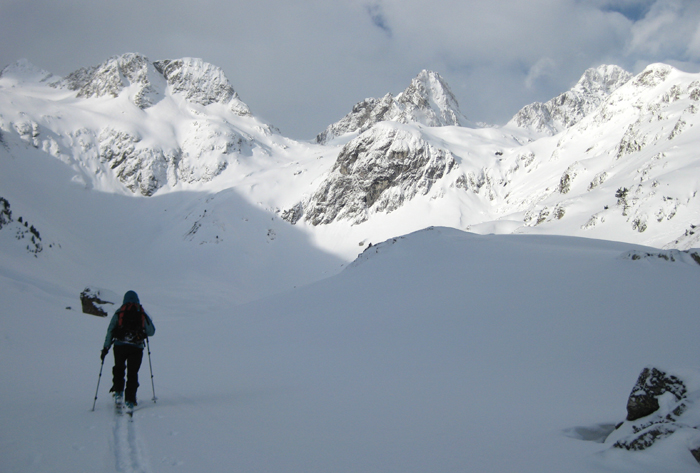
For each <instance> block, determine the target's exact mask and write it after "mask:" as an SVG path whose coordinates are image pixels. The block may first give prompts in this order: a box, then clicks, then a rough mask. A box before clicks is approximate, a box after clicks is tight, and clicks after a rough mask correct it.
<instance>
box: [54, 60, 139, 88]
mask: <svg viewBox="0 0 700 473" xmlns="http://www.w3.org/2000/svg"><path fill="white" fill-rule="evenodd" d="M149 65H150V61H149V60H148V58H147V57H146V56H144V55H143V54H139V53H126V54H121V55H118V56H112V57H110V58H109V59H107V60H106V61H105V62H103V63H102V64H99V65H97V66H91V67H83V68H80V69H78V70H77V71H75V72H72V73H70V74H69V75H68V76H66V78H65V79H63V80H62V81H60V82H57V83H55V84H52V85H54V86H56V87H65V88H67V89H69V90H75V91H77V92H78V93H77V97H80V98H92V97H103V96H106V95H111V96H112V97H117V96H118V95H119V93H120V92H121V91H122V90H123V89H124V88H125V87H128V86H130V85H131V84H134V83H138V84H140V85H141V86H142V87H144V88H146V87H149V86H150V80H149V77H148V76H149Z"/></svg>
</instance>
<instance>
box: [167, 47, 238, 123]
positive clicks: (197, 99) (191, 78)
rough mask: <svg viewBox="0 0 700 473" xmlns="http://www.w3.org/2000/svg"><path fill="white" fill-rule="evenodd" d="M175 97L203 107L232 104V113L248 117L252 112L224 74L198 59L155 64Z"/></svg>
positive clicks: (215, 67) (217, 68)
mask: <svg viewBox="0 0 700 473" xmlns="http://www.w3.org/2000/svg"><path fill="white" fill-rule="evenodd" d="M154 66H155V68H156V69H157V70H158V72H160V73H161V74H163V77H165V79H166V80H167V81H168V85H169V86H170V87H171V88H172V92H173V93H175V94H183V95H184V96H185V98H186V99H187V100H188V101H190V102H194V103H198V104H200V105H204V106H206V105H210V104H212V103H222V104H227V103H229V102H231V107H232V110H233V111H235V112H236V113H238V114H239V115H249V114H250V110H249V109H248V106H247V105H246V104H244V103H243V102H242V101H241V100H240V99H239V97H238V94H237V93H236V92H235V91H234V90H233V87H232V86H231V84H230V82H229V81H228V79H227V78H226V75H225V74H224V71H222V70H221V69H220V68H219V67H217V66H214V65H212V64H209V63H207V62H204V61H203V60H202V59H197V58H183V59H175V60H169V59H165V60H162V61H156V62H154Z"/></svg>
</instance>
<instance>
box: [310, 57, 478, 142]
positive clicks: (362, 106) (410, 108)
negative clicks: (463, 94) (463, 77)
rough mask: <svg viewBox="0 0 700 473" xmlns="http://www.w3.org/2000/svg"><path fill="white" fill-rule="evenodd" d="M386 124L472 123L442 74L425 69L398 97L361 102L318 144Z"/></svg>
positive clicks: (388, 96)
mask: <svg viewBox="0 0 700 473" xmlns="http://www.w3.org/2000/svg"><path fill="white" fill-rule="evenodd" d="M382 121H394V122H398V123H412V122H416V123H421V124H423V125H426V126H451V125H455V126H465V125H467V123H468V120H467V118H466V117H465V116H464V115H462V112H460V110H459V104H458V103H457V99H456V98H455V96H454V94H452V91H451V90H450V87H449V85H447V83H446V82H445V80H444V79H443V78H442V77H441V76H440V74H438V73H436V72H432V71H427V70H423V71H421V73H420V74H418V76H416V77H415V78H414V79H413V80H412V81H411V85H409V86H408V87H407V88H406V90H404V91H403V92H402V93H400V94H399V95H397V96H396V97H393V96H392V95H391V94H387V95H385V96H384V97H382V98H381V99H376V98H369V99H365V100H363V101H362V102H360V103H358V104H357V105H355V106H354V107H353V109H352V112H350V113H349V114H347V115H346V116H345V117H343V119H341V120H340V121H339V122H337V123H334V124H333V125H331V126H329V127H328V128H326V130H325V131H323V132H322V133H320V134H319V135H318V136H317V137H316V141H317V142H318V143H325V142H326V141H328V140H331V139H333V138H336V137H338V136H341V135H343V134H345V133H352V132H360V133H362V132H364V131H366V130H367V129H369V128H370V127H372V126H373V125H375V124H376V123H379V122H382Z"/></svg>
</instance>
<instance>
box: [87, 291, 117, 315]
mask: <svg viewBox="0 0 700 473" xmlns="http://www.w3.org/2000/svg"><path fill="white" fill-rule="evenodd" d="M115 296H116V294H115V293H113V292H112V291H107V290H105V289H99V288H95V287H86V288H85V289H84V290H83V292H81V293H80V303H81V305H82V309H83V313H84V314H90V315H96V316H98V317H107V311H106V310H105V309H103V308H102V306H105V305H107V304H109V305H114V304H115V302H114V301H116V300H117V299H116V297H115Z"/></svg>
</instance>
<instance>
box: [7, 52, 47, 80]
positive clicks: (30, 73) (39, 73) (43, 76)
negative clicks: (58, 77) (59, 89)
mask: <svg viewBox="0 0 700 473" xmlns="http://www.w3.org/2000/svg"><path fill="white" fill-rule="evenodd" d="M0 78H1V79H5V80H10V81H12V82H15V83H21V82H46V81H47V80H49V79H51V78H55V76H54V75H53V74H51V73H50V72H48V71H45V70H43V69H41V68H39V67H37V66H35V65H34V64H32V63H31V62H30V61H29V60H28V59H25V58H22V59H19V60H18V61H15V62H14V63H12V64H9V65H7V66H5V67H4V68H3V69H2V71H0Z"/></svg>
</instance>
